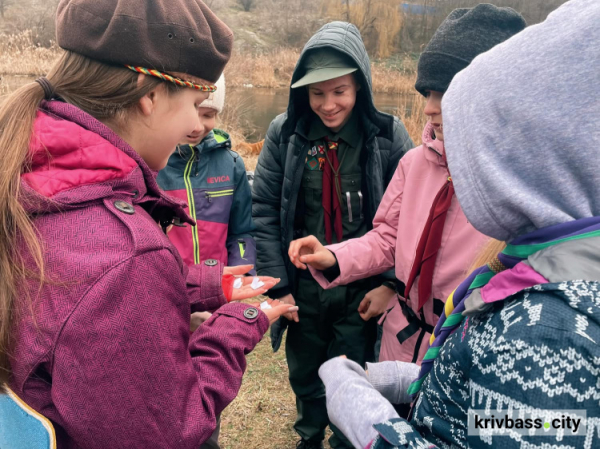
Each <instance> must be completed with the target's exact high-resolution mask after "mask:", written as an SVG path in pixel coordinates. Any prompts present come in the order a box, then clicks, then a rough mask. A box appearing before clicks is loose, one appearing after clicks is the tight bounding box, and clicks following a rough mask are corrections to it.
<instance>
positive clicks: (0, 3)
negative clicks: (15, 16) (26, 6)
mask: <svg viewBox="0 0 600 449" xmlns="http://www.w3.org/2000/svg"><path fill="white" fill-rule="evenodd" d="M11 3H12V0H0V17H2V18H3V19H4V12H5V11H6V8H8V7H9V6H10V4H11Z"/></svg>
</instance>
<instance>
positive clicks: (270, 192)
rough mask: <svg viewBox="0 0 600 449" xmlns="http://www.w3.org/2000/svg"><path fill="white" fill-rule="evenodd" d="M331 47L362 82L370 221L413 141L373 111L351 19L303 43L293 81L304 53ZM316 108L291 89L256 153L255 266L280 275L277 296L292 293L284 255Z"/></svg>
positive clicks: (359, 104)
mask: <svg viewBox="0 0 600 449" xmlns="http://www.w3.org/2000/svg"><path fill="white" fill-rule="evenodd" d="M321 47H332V48H334V49H336V50H338V51H340V52H342V53H344V54H346V55H348V56H349V57H350V58H352V59H353V60H354V62H355V63H356V64H357V65H358V67H359V70H358V71H357V72H355V73H356V74H357V78H358V80H359V82H360V84H361V87H362V88H361V89H360V90H359V92H358V95H357V101H356V105H355V106H354V111H355V113H359V114H360V115H361V123H362V126H363V131H364V148H363V150H362V151H363V156H362V162H363V163H362V168H363V177H362V178H363V186H362V188H363V189H362V191H363V193H364V195H365V206H364V207H365V216H366V219H367V221H368V223H372V221H373V218H374V217H375V212H376V211H377V207H378V206H379V203H380V201H381V198H382V197H383V193H384V191H385V189H386V187H387V185H388V183H389V182H390V180H391V178H392V175H393V174H394V171H395V170H396V167H397V165H398V161H399V160H400V158H401V157H402V156H403V155H404V153H405V152H406V151H408V150H409V149H410V148H412V147H413V142H412V140H411V139H410V137H409V136H408V133H407V131H406V128H405V127H404V125H403V124H402V122H400V120H398V119H397V118H396V117H393V116H391V115H388V114H384V113H382V112H379V111H377V109H375V105H374V103H373V96H372V89H371V66H370V62H369V57H368V55H367V52H366V50H365V47H364V44H363V42H362V39H361V37H360V33H359V31H358V29H357V28H356V27H355V26H354V25H351V24H349V23H344V22H332V23H329V24H327V25H325V26H323V27H322V28H321V29H320V30H319V31H318V32H317V33H316V34H315V35H314V36H313V37H312V38H311V39H310V40H309V41H308V43H307V44H306V46H305V47H304V50H303V51H302V54H301V55H300V58H299V60H298V63H297V65H296V68H295V70H294V75H293V77H292V84H293V83H294V82H295V81H297V80H298V79H300V78H301V77H302V76H304V72H303V70H302V69H301V67H302V64H303V59H304V57H305V55H306V53H307V52H308V51H310V50H313V49H315V48H321ZM313 116H314V113H313V112H312V111H311V109H310V106H309V104H308V94H307V92H306V89H304V88H298V89H290V101H289V105H288V110H287V112H286V113H284V114H281V115H279V116H277V117H276V118H275V120H273V122H272V123H271V125H270V126H269V130H268V131H267V136H266V138H265V143H264V146H263V149H262V152H261V154H260V157H259V159H258V165H257V167H256V172H255V179H254V185H253V188H252V217H253V219H254V223H255V225H256V232H255V240H256V245H257V260H256V265H257V270H258V273H259V274H260V275H263V276H273V277H275V278H281V282H280V283H279V284H278V285H277V287H276V289H273V290H271V292H270V293H269V295H270V296H271V297H273V298H279V297H281V296H284V295H286V294H288V293H291V292H292V290H293V287H294V280H295V279H294V276H295V267H294V266H293V265H292V264H291V262H290V261H289V258H288V257H287V250H288V247H289V244H290V242H291V241H292V240H293V239H295V238H298V237H300V233H301V232H302V229H301V227H299V226H298V224H297V223H298V220H297V217H296V215H297V207H296V206H297V205H296V202H297V199H298V192H299V191H300V183H301V181H302V173H303V170H304V166H305V157H306V154H307V151H308V149H309V145H310V142H309V141H308V139H307V138H306V135H307V132H308V128H309V126H310V121H311V119H312V117H313Z"/></svg>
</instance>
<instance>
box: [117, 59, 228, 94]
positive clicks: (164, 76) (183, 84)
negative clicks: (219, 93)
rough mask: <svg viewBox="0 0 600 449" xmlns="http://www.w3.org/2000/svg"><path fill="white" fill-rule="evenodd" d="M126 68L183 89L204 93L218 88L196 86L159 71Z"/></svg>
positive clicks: (211, 85) (208, 85)
mask: <svg viewBox="0 0 600 449" xmlns="http://www.w3.org/2000/svg"><path fill="white" fill-rule="evenodd" d="M125 67H127V68H128V69H129V70H133V71H134V72H137V73H143V74H144V75H150V76H154V77H156V78H160V79H161V80H164V81H169V82H171V83H173V84H177V85H178V86H181V87H191V88H192V89H196V90H199V91H202V92H216V90H217V86H215V85H213V84H196V83H193V82H191V81H185V80H182V79H181V78H176V77H174V76H171V75H169V74H168V73H163V72H159V71H158V70H153V69H146V68H144V67H134V66H131V65H126V66H125Z"/></svg>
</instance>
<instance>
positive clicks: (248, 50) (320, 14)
mask: <svg viewBox="0 0 600 449" xmlns="http://www.w3.org/2000/svg"><path fill="white" fill-rule="evenodd" d="M99 1H102V0H99ZM565 1H566V0H489V1H488V3H489V2H491V3H494V4H495V5H497V6H510V7H512V8H514V9H515V10H517V11H519V12H520V13H521V14H523V16H524V17H525V19H526V20H527V23H528V25H533V24H535V23H538V22H541V21H543V20H544V19H545V18H546V17H547V15H548V14H549V13H550V12H552V11H553V10H554V9H556V8H557V7H558V6H560V5H561V4H563V3H565ZM58 3H59V0H0V103H1V102H2V100H3V98H4V97H5V96H6V95H7V94H9V93H10V92H12V91H14V90H15V89H17V88H18V87H20V86H21V85H23V84H25V83H27V82H30V81H32V80H33V79H35V77H37V76H40V75H44V74H46V73H47V72H48V70H49V69H50V67H51V66H52V64H53V62H54V61H55V60H56V59H57V58H58V57H59V55H60V53H61V51H62V50H60V49H59V48H58V47H57V46H56V43H55V41H54V32H55V30H54V14H55V11H56V7H57V5H58ZM205 3H206V4H207V5H208V6H209V7H210V8H211V9H212V10H213V11H214V12H215V13H216V14H217V15H218V16H219V17H220V18H221V19H222V20H223V21H224V22H225V23H227V25H229V27H230V28H231V29H232V30H233V31H234V36H235V44H234V45H235V47H234V54H233V57H232V59H231V61H230V63H229V64H228V66H227V68H226V70H225V76H226V82H227V98H226V107H225V110H224V111H223V113H222V114H221V115H220V123H219V125H218V126H219V127H220V128H222V129H224V130H226V131H227V132H229V133H230V134H231V136H232V140H233V143H234V148H235V149H237V150H238V151H239V152H240V153H241V154H242V156H244V160H245V163H246V168H247V169H248V170H253V169H254V167H255V165H256V161H257V158H258V154H257V153H253V152H252V151H250V150H249V147H248V146H247V141H255V140H259V139H260V138H262V137H263V136H264V133H265V132H266V127H267V126H268V123H269V121H270V120H271V119H272V118H274V117H275V115H276V114H277V113H280V112H283V109H285V104H286V98H287V94H288V89H289V84H290V79H291V75H292V72H293V70H294V67H295V65H296V61H297V59H298V55H299V53H300V50H301V49H302V47H303V45H304V44H305V43H306V41H307V40H308V39H309V38H310V36H312V35H313V34H314V33H315V32H316V31H317V30H318V29H319V28H320V27H321V26H322V25H323V24H325V23H327V22H329V21H332V20H344V21H348V22H352V23H354V24H355V25H356V26H357V27H358V28H359V30H360V32H361V34H362V36H363V40H364V42H365V46H366V47H367V51H368V52H369V55H370V57H371V61H372V73H373V90H374V92H375V93H376V104H377V102H378V101H380V102H384V103H385V105H386V106H387V107H388V109H387V110H386V111H388V112H391V113H394V114H395V115H398V116H399V117H400V118H401V119H402V120H403V122H404V123H405V125H406V127H407V129H408V131H409V134H410V135H411V137H412V139H413V141H414V142H415V143H420V140H421V131H422V129H423V125H424V124H425V117H424V115H423V106H424V100H423V98H422V97H421V96H420V95H418V94H417V93H416V92H415V91H414V82H415V78H416V66H417V61H418V58H419V54H420V52H421V51H422V50H423V48H424V46H425V45H426V44H427V42H428V41H429V39H430V38H431V36H432V35H433V33H434V32H435V30H436V29H437V27H438V26H439V24H440V23H441V22H442V21H443V20H444V18H445V17H446V16H447V15H448V13H450V11H452V10H453V9H455V8H460V7H472V6H474V5H476V4H479V3H486V2H484V1H479V0H414V1H411V0H205ZM257 93H258V94H257ZM265 99H267V100H266V103H265ZM258 100H260V101H258ZM263 104H264V105H265V108H266V110H261V105H263ZM378 107H379V105H378ZM258 116H262V117H266V121H265V120H264V119H263V120H262V121H259V120H257V119H256V117H258ZM287 375H288V371H287V365H286V362H285V356H284V351H283V350H281V351H279V352H278V353H277V354H273V353H272V352H271V349H270V344H269V338H268V337H266V338H265V339H263V341H262V342H261V343H260V344H259V345H258V346H257V348H256V349H255V350H254V351H253V352H252V353H251V354H250V355H249V357H248V369H247V374H246V376H245V377H244V382H243V385H242V388H241V391H240V394H239V395H238V397H237V399H236V400H235V401H234V402H233V403H232V404H231V405H230V406H229V407H228V408H227V409H226V410H225V412H224V413H223V421H222V428H221V443H222V447H223V449H234V448H241V447H243V448H245V449H266V448H274V449H282V448H292V447H295V441H296V439H297V436H296V435H295V433H294V431H293V427H292V426H293V421H294V419H295V416H296V411H295V402H294V395H293V393H292V391H291V389H290V387H289V383H288V380H287Z"/></svg>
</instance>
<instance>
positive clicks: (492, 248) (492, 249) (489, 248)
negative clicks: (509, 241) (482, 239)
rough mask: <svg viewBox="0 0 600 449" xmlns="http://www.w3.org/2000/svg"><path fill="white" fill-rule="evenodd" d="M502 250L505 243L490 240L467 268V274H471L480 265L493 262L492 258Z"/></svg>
mask: <svg viewBox="0 0 600 449" xmlns="http://www.w3.org/2000/svg"><path fill="white" fill-rule="evenodd" d="M504 248H506V243H505V242H501V241H500V240H495V239H490V240H489V241H488V242H487V243H486V244H485V246H484V247H483V248H482V250H481V252H480V253H479V254H478V255H477V257H476V258H475V260H474V261H473V264H472V265H471V266H470V267H469V270H468V272H467V274H471V273H472V272H473V271H474V270H476V269H477V268H479V267H481V266H482V265H485V264H486V263H490V262H491V261H493V260H494V257H496V256H497V255H498V253H499V252H500V251H502V250H503V249H504Z"/></svg>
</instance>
